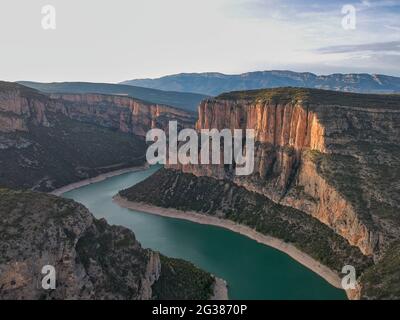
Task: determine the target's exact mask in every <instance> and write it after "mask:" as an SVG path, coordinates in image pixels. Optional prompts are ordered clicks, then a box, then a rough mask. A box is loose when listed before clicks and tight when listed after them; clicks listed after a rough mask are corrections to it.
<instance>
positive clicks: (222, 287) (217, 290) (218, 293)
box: [210, 276, 229, 300]
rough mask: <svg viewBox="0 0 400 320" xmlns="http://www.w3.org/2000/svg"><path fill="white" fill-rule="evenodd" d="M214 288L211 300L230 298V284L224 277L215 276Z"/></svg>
mask: <svg viewBox="0 0 400 320" xmlns="http://www.w3.org/2000/svg"><path fill="white" fill-rule="evenodd" d="M214 279H215V283H214V288H213V295H212V297H211V299H210V300H229V297H228V284H227V283H226V281H225V280H224V279H221V278H218V277H215V276H214Z"/></svg>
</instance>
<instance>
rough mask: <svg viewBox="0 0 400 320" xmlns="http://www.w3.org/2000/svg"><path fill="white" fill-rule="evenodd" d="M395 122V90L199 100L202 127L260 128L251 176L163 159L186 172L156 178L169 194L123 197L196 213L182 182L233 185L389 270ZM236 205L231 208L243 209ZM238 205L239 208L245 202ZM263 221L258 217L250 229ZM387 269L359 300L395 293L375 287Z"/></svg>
mask: <svg viewBox="0 0 400 320" xmlns="http://www.w3.org/2000/svg"><path fill="white" fill-rule="evenodd" d="M399 124H400V97H399V96H397V95H365V94H363V95H360V94H350V93H339V92H332V91H323V90H315V89H296V88H282V89H269V90H254V91H244V92H232V93H227V94H222V95H221V96H219V97H216V98H211V99H207V100H205V101H203V102H202V103H201V105H200V107H199V117H198V121H197V123H196V129H197V130H201V129H213V128H215V129H218V130H221V129H223V128H230V129H232V130H233V129H242V130H243V129H254V130H255V132H256V146H255V170H254V173H253V174H251V175H249V176H237V175H235V174H234V171H233V170H234V167H235V165H234V164H233V165H180V164H178V165H167V167H168V168H169V169H170V170H173V171H175V172H178V173H179V172H183V174H188V175H189V176H187V178H185V179H186V182H182V183H183V186H182V185H181V186H177V183H178V182H177V181H178V180H174V179H171V178H170V177H169V175H167V173H163V175H162V176H159V177H157V184H158V185H162V186H163V190H168V195H165V196H158V197H157V199H155V198H154V197H155V196H154V195H153V197H152V199H149V198H147V197H146V196H144V195H142V194H141V192H140V187H141V186H136V187H135V188H134V189H132V191H131V192H128V193H125V195H127V196H128V199H131V200H132V201H137V200H140V201H143V202H147V201H149V202H150V203H153V204H156V205H159V206H167V207H168V206H171V207H176V206H177V203H179V205H180V206H181V207H182V208H184V209H185V210H187V209H192V210H195V207H196V205H194V204H193V205H192V204H189V200H188V201H187V202H185V201H184V199H182V201H183V203H181V202H179V201H178V200H179V199H180V195H178V193H183V192H184V191H183V190H184V189H185V188H188V189H189V190H191V192H193V193H196V192H197V191H198V190H196V188H193V187H192V186H193V185H195V184H196V179H194V178H193V177H191V176H190V175H194V176H197V177H211V178H213V179H217V180H220V181H227V183H233V184H234V185H236V186H239V187H243V188H244V189H245V190H247V191H249V192H254V193H257V194H260V195H262V196H264V197H265V198H266V199H270V200H272V201H273V202H274V203H276V204H279V205H282V206H284V207H285V208H294V209H296V210H298V211H299V212H303V213H306V214H307V215H309V216H311V217H312V218H315V219H316V220H318V221H319V222H322V223H323V224H324V225H326V226H328V227H329V228H330V229H331V230H332V231H333V232H335V233H336V234H338V235H339V236H340V237H342V238H343V239H345V241H346V242H347V243H348V244H349V245H350V246H353V247H356V248H358V249H359V250H360V251H361V252H362V254H363V255H364V256H365V257H370V258H372V259H373V260H374V263H375V264H376V266H375V268H377V269H379V268H383V269H384V268H385V266H386V265H387V263H386V264H383V263H380V262H381V261H384V260H385V259H389V258H387V257H388V256H389V257H392V259H395V258H394V257H395V256H396V255H395V254H394V252H393V250H394V249H393V248H394V247H396V244H397V243H398V242H399V240H400V239H399V238H400V219H399V216H398V210H399V208H400V203H399V200H400V197H399V194H400V189H399V184H398V177H399V173H400V167H399V160H400V141H399V137H400V126H399ZM178 176H179V177H180V174H179V175H178ZM151 179H152V178H150V180H151ZM176 179H178V177H177V178H176ZM150 184H151V181H150V182H149V185H150ZM149 185H148V186H147V187H146V188H145V189H146V190H149V189H150V188H149ZM142 187H143V185H142ZM153 187H155V186H154V185H153ZM181 188H183V189H181ZM227 188H228V189H227V190H229V189H230V188H229V187H227ZM211 190H212V188H210V189H209V190H208V191H207V194H210V191H211ZM214 191H215V192H216V190H214ZM134 192H136V193H139V195H135V194H134ZM183 194H185V197H186V198H188V199H190V198H191V197H189V196H188V195H187V193H183ZM217 194H218V192H217ZM199 197H201V196H199ZM246 197H247V196H246ZM193 201H195V200H194V199H192V202H193ZM203 201H206V199H203ZM220 201H222V203H221V204H220V205H217V203H219V202H220ZM231 201H232V198H231V195H229V193H228V194H224V195H223V196H222V199H221V200H217V199H215V200H213V203H214V205H216V206H217V207H215V208H214V207H213V206H214V205H212V204H210V205H207V206H206V207H207V208H208V209H207V208H203V207H200V208H201V211H202V212H205V213H211V214H219V215H222V217H224V216H225V215H227V214H228V213H227V212H230V211H229V210H228V209H227V208H229V207H230V205H229V204H230V203H231ZM232 206H233V208H230V210H238V207H235V205H234V204H232ZM240 208H241V210H243V205H240ZM226 210H228V211H226ZM195 211H196V210H195ZM259 219H263V218H262V215H261V217H259ZM258 223H261V221H259V222H258ZM258 223H257V219H256V221H255V222H254V221H253V222H252V223H251V226H255V225H257V226H258ZM281 237H282V236H281ZM296 240H297V239H296ZM328 252H329V249H327V251H326V253H327V254H328ZM363 272H364V271H361V272H359V274H360V273H361V274H363ZM367 274H368V273H367ZM384 274H385V272H383V270H382V272H381V274H379V275H375V278H374V281H375V282H376V283H375V284H374V286H369V290H368V292H366V291H363V289H360V290H359V291H358V292H357V293H355V294H354V297H369V298H373V297H374V295H379V294H382V295H387V296H391V294H392V293H391V292H390V290H389V292H385V288H382V285H379V282H380V281H383V282H385V281H384V280H383V278H384V277H385V275H384ZM361 279H363V278H362V276H361ZM378 279H379V280H378ZM362 282H363V280H361V282H360V283H362ZM366 283H369V282H368V281H366ZM365 287H368V285H367V284H366V285H365ZM383 287H385V286H383ZM382 292H383V293H382Z"/></svg>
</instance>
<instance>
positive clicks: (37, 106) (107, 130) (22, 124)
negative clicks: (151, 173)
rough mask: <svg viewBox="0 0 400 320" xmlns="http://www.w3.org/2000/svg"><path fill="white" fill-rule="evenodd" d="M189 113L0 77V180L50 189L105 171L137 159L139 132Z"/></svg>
mask: <svg viewBox="0 0 400 320" xmlns="http://www.w3.org/2000/svg"><path fill="white" fill-rule="evenodd" d="M169 120H177V121H178V123H179V125H180V126H186V127H190V126H193V124H194V116H193V115H192V114H191V113H188V112H185V111H182V110H179V109H176V108H172V107H168V106H164V105H157V104H151V103H147V102H143V101H140V100H137V99H133V98H129V97H121V96H107V95H101V94H82V95H81V94H65V95H52V96H48V95H45V94H42V93H40V92H38V91H36V90H33V89H30V88H27V87H24V86H22V85H18V84H15V83H9V82H0V150H1V152H0V185H1V186H5V187H9V188H29V189H34V190H39V191H52V190H54V189H56V188H59V187H61V186H63V185H66V184H70V183H73V182H76V181H79V180H82V179H87V178H91V177H94V176H96V175H99V174H102V173H105V172H107V171H112V170H119V169H124V168H128V167H133V166H139V165H143V164H144V162H145V153H146V143H145V139H144V136H145V134H146V132H147V131H148V130H150V129H152V128H165V127H166V126H167V125H168V121H169Z"/></svg>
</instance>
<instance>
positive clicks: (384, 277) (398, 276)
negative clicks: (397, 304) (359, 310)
mask: <svg viewBox="0 0 400 320" xmlns="http://www.w3.org/2000/svg"><path fill="white" fill-rule="evenodd" d="M361 283H362V290H361V295H362V297H363V298H366V299H374V300H376V299H379V300H381V299H385V300H387V299H396V300H397V299H399V297H400V286H399V283H400V242H397V243H393V244H392V245H391V247H390V248H389V249H388V250H387V252H386V254H385V255H384V257H383V258H382V260H381V261H379V263H378V264H376V265H375V266H373V267H371V268H369V269H368V270H367V271H366V272H365V273H364V274H363V275H362V277H361Z"/></svg>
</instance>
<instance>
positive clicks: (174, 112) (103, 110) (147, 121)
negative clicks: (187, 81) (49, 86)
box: [50, 94, 195, 136]
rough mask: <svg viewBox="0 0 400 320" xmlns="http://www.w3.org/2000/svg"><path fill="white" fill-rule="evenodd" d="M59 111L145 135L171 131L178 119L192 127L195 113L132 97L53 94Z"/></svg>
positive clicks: (76, 117)
mask: <svg viewBox="0 0 400 320" xmlns="http://www.w3.org/2000/svg"><path fill="white" fill-rule="evenodd" d="M50 97H51V99H53V100H54V101H55V108H56V109H57V110H60V111H61V112H62V113H63V114H65V115H66V116H68V117H69V118H71V119H74V120H79V121H85V122H89V123H95V124H98V125H101V126H104V127H109V128H113V129H117V130H120V131H122V132H126V133H133V134H136V135H138V136H145V135H146V133H147V131H148V130H150V129H152V128H160V129H164V130H167V128H168V122H169V121H171V120H176V121H178V122H179V124H180V125H181V127H192V126H193V125H194V122H195V117H194V115H193V114H191V113H189V112H187V111H183V110H180V109H177V108H173V107H169V106H165V105H159V104H151V103H147V102H143V101H140V100H135V99H132V98H129V97H121V96H107V95H101V94H52V95H51V96H50Z"/></svg>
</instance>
